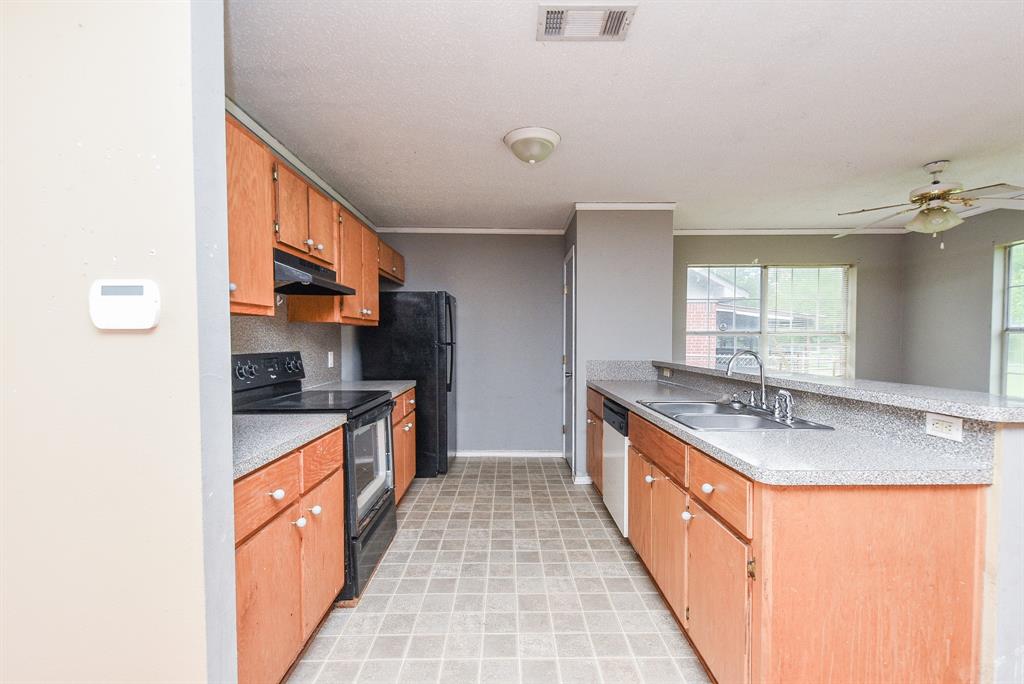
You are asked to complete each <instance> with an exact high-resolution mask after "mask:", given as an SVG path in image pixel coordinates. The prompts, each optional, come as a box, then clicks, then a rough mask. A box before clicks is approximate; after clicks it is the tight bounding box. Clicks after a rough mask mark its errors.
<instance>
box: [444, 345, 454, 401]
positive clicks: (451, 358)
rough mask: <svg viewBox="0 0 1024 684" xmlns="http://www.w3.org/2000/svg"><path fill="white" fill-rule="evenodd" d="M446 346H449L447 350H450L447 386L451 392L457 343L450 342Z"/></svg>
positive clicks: (448, 354)
mask: <svg viewBox="0 0 1024 684" xmlns="http://www.w3.org/2000/svg"><path fill="white" fill-rule="evenodd" d="M445 346H446V347H448V350H447V352H448V353H447V359H448V386H447V388H446V389H447V391H449V392H451V391H452V379H453V377H452V376H454V375H455V345H454V344H451V343H449V344H447V345H445Z"/></svg>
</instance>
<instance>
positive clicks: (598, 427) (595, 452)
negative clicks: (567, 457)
mask: <svg viewBox="0 0 1024 684" xmlns="http://www.w3.org/2000/svg"><path fill="white" fill-rule="evenodd" d="M603 441H604V426H603V425H602V424H601V418H600V417H599V416H598V415H597V414H595V413H594V412H592V411H587V472H588V473H590V479H591V480H592V481H593V483H594V487H595V488H596V489H597V491H599V492H600V491H602V489H601V482H602V477H603V472H604V470H603V465H604V452H603V449H604V445H603V443H602V442H603Z"/></svg>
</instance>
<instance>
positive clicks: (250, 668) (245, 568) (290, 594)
mask: <svg viewBox="0 0 1024 684" xmlns="http://www.w3.org/2000/svg"><path fill="white" fill-rule="evenodd" d="M299 510H300V509H299V506H298V505H293V506H291V507H290V508H288V509H287V510H285V511H284V513H282V514H281V515H279V516H277V517H276V518H274V519H273V520H272V521H271V522H270V523H269V524H268V525H267V526H266V527H264V528H263V529H261V530H260V531H259V532H257V533H256V534H254V535H253V536H252V537H250V538H249V540H248V541H246V542H244V543H243V544H241V545H240V546H239V547H238V548H237V549H236V551H235V602H236V604H237V606H236V607H237V611H238V681H240V682H265V681H271V680H273V681H277V680H278V679H280V678H281V677H283V676H284V673H285V672H287V671H288V668H289V667H290V666H291V664H292V660H294V659H295V656H296V654H298V652H299V650H300V649H301V648H302V644H303V641H304V639H303V638H302V623H301V620H300V610H301V608H300V607H301V605H302V579H301V577H302V532H301V530H299V528H297V527H296V526H295V521H296V520H298V519H299V518H300V517H301V516H300V514H299Z"/></svg>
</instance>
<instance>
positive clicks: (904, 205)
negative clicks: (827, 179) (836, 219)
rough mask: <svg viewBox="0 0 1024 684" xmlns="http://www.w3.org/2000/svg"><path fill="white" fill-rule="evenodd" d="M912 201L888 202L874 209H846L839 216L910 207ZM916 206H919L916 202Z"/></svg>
mask: <svg viewBox="0 0 1024 684" xmlns="http://www.w3.org/2000/svg"><path fill="white" fill-rule="evenodd" d="M911 204H912V203H911V202H904V203H903V204H888V205H886V206H884V207H874V208H872V209H858V210H857V211H844V212H843V213H841V214H838V215H839V216H849V215H850V214H863V213H864V212H866V211H879V210H881V209H895V208H896V207H909V206H910V205H911ZM914 206H917V205H916V204H915V205H914Z"/></svg>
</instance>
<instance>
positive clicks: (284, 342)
mask: <svg viewBox="0 0 1024 684" xmlns="http://www.w3.org/2000/svg"><path fill="white" fill-rule="evenodd" d="M282 299H283V300H284V301H283V303H281V304H279V305H278V306H277V314H276V315H275V316H274V317H273V318H270V317H269V316H237V315H236V316H232V317H231V353H232V354H251V353H256V352H274V351H295V350H298V351H299V352H300V353H301V354H302V363H303V365H304V366H305V368H306V380H305V383H306V384H307V385H317V384H320V383H323V382H330V381H332V380H340V379H341V367H342V344H341V340H342V335H341V330H340V329H341V327H342V326H339V325H336V324H330V323H291V322H289V321H288V308H287V304H288V303H287V299H288V298H287V297H285V296H282ZM329 351H332V352H334V367H333V368H328V367H327V352H329Z"/></svg>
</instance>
